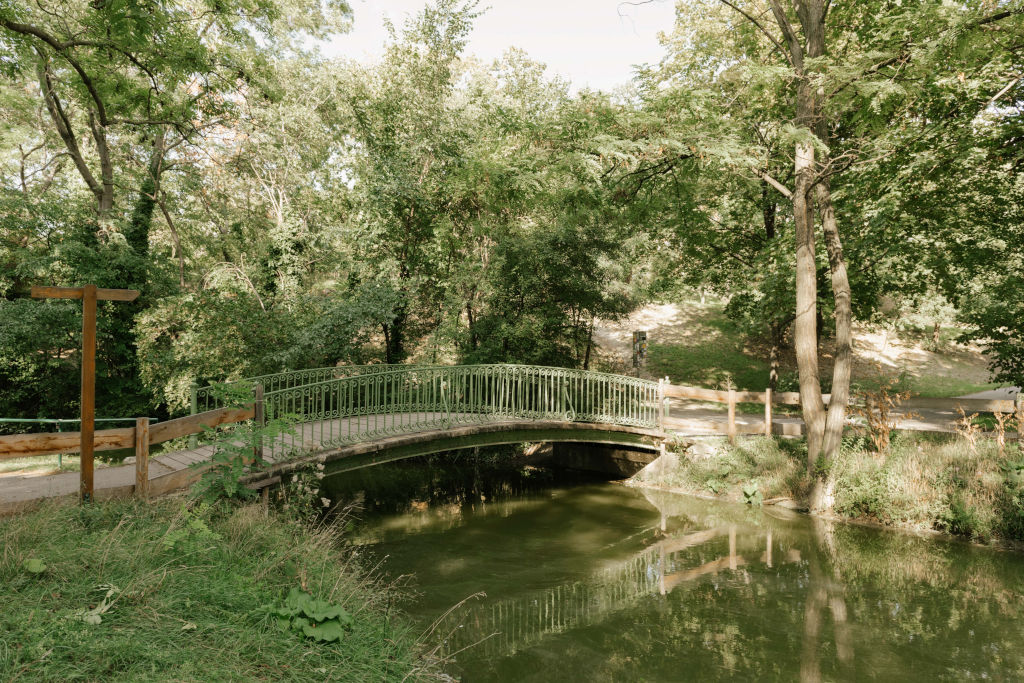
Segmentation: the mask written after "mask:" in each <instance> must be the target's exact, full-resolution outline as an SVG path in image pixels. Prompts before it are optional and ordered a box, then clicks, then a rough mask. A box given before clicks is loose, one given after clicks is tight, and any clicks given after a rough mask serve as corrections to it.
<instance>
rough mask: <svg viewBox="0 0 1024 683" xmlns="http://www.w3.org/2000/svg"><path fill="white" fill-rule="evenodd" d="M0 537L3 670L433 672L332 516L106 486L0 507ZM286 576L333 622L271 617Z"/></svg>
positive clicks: (263, 675) (226, 675) (46, 675)
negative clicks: (108, 494)
mask: <svg viewBox="0 0 1024 683" xmlns="http://www.w3.org/2000/svg"><path fill="white" fill-rule="evenodd" d="M0 547H2V548H3V550H2V553H0V600H2V602H3V604H4V609H3V610H0V680H14V679H17V680H104V679H117V680H151V681H165V680H175V681H180V680H316V681H324V680H344V681H362V680H366V681H383V680H405V679H406V678H409V679H413V680H415V679H417V678H423V677H429V676H430V672H431V671H432V668H431V665H430V662H429V661H428V660H427V659H426V658H424V657H422V656H421V654H420V648H419V646H418V644H417V642H416V636H415V634H414V633H413V632H412V631H411V630H410V628H409V627H408V626H406V625H405V624H404V622H403V621H402V620H401V619H396V618H395V617H394V611H395V610H394V607H393V602H394V598H393V594H392V591H390V590H389V589H388V587H387V586H384V585H382V584H380V583H379V580H378V579H375V578H374V577H373V576H372V575H371V574H369V573H367V572H366V571H364V570H363V569H361V568H360V558H359V557H358V556H357V555H356V554H355V553H354V552H353V551H352V550H350V549H346V548H345V547H344V546H343V544H342V542H341V538H340V536H339V532H338V531H337V528H336V527H327V528H323V527H321V528H310V527H308V526H307V525H305V524H303V523H300V522H298V521H296V520H294V519H292V518H290V517H288V516H286V515H284V514H282V513H277V512H273V511H270V512H266V511H264V510H263V509H262V508H261V507H260V506H258V505H235V504H227V503H222V504H217V505H214V506H209V507H207V506H200V507H197V508H193V509H187V508H186V507H185V504H184V499H182V498H167V499H162V500H158V501H154V502H151V503H149V504H138V503H135V502H124V501H107V502H98V503H96V504H94V505H90V506H86V507H80V506H76V505H63V506H60V505H44V506H41V507H39V508H38V509H36V510H35V511H33V512H31V513H28V514H25V515H21V516H17V517H12V518H8V519H4V520H0ZM292 590H295V591H302V592H304V593H307V594H309V595H310V596H311V597H312V598H313V599H318V600H323V601H324V603H326V604H320V605H316V606H315V608H316V609H315V610H314V611H316V612H318V614H319V616H317V617H316V618H315V619H310V621H312V622H315V623H319V624H320V625H321V626H325V625H327V622H329V621H336V622H337V624H336V625H333V626H331V627H330V628H329V629H327V630H325V631H320V632H317V631H316V629H315V627H312V628H310V629H309V631H310V635H311V637H310V636H307V635H306V634H304V633H303V631H302V630H301V629H296V627H295V620H294V619H293V620H292V624H291V628H289V629H288V630H282V629H281V628H279V626H278V625H277V622H278V618H277V617H278V616H279V614H280V612H278V614H276V615H275V614H272V612H273V610H274V609H275V608H276V609H278V610H281V609H284V610H286V609H287V607H288V603H287V598H286V596H288V594H289V591H292ZM334 607H337V608H340V610H341V611H338V610H334V614H335V616H327V615H329V614H331V613H332V612H331V610H332V608H334ZM321 608H323V609H321ZM346 615H347V616H346ZM299 616H300V617H301V616H302V615H299ZM317 619H319V620H320V621H319V622H317ZM338 627H340V628H338ZM335 635H340V639H338V640H335V639H334V638H333V636H335ZM325 638H330V640H327V641H326V642H323V639H325Z"/></svg>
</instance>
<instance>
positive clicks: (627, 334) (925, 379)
mask: <svg viewBox="0 0 1024 683" xmlns="http://www.w3.org/2000/svg"><path fill="white" fill-rule="evenodd" d="M720 314H721V306H720V305H718V304H712V303H707V304H705V305H703V306H702V305H701V304H700V303H699V302H696V301H694V302H687V303H684V304H681V305H680V304H674V303H669V304H649V305H647V306H644V307H643V308H641V309H640V310H638V311H636V312H635V313H634V314H633V315H631V316H629V317H628V318H626V319H624V320H622V321H620V322H615V323H610V322H599V323H598V325H597V327H596V329H595V330H594V337H595V339H596V341H597V345H598V348H599V349H600V350H601V352H602V354H603V356H604V358H605V359H606V360H608V361H609V364H610V365H611V366H612V367H615V366H616V364H618V365H619V366H622V367H628V366H629V365H630V364H631V362H632V333H633V330H647V333H648V341H649V343H650V344H652V345H653V344H678V345H682V346H696V345H700V344H709V343H714V340H715V338H716V336H720V335H721V334H722V332H721V331H720V330H719V329H717V327H718V326H717V325H709V324H707V321H708V320H709V319H710V318H712V317H714V316H720ZM923 341H924V340H922V339H915V338H913V337H912V336H911V335H908V334H904V333H901V332H899V331H897V330H895V329H892V328H885V327H878V326H868V325H864V324H861V323H855V324H854V369H853V374H854V377H855V378H868V377H877V376H878V375H879V371H881V373H882V374H883V375H885V376H891V377H898V376H899V375H900V374H901V373H906V375H907V376H908V378H909V379H910V380H911V384H912V386H913V388H914V390H915V391H918V392H920V393H922V394H925V395H935V394H937V393H940V392H941V391H942V389H943V387H948V388H949V389H950V390H951V392H950V393H951V394H953V395H957V394H960V393H961V392H959V391H957V390H956V389H957V388H958V387H961V386H962V387H967V388H968V389H969V388H970V387H976V386H979V385H985V384H988V383H989V371H988V363H987V360H986V358H985V356H984V354H983V353H982V352H981V350H980V349H979V348H977V347H976V346H965V345H961V344H952V343H949V344H945V345H944V347H943V348H942V349H941V350H940V351H930V350H928V349H927V348H925V345H924V343H923ZM744 352H745V353H748V354H749V355H751V356H755V357H760V358H764V357H766V356H767V350H766V349H758V348H750V349H744ZM831 359H832V354H831V349H829V348H828V346H827V345H826V346H825V347H824V348H823V350H822V373H823V374H824V373H826V372H830V371H831ZM781 362H782V368H783V370H784V371H789V370H795V368H796V362H795V358H794V357H793V355H792V352H788V353H783V356H782V359H781ZM1007 391H1008V390H1007V389H995V390H994V393H993V394H992V395H991V396H990V395H989V392H988V391H985V392H974V393H978V396H977V397H978V398H1012V395H1009V396H1008V395H1007V394H1006V392H1007ZM974 393H971V395H970V396H971V397H975V396H974ZM946 395H950V394H949V393H947V394H946Z"/></svg>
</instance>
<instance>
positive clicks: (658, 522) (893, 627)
mask: <svg viewBox="0 0 1024 683" xmlns="http://www.w3.org/2000/svg"><path fill="white" fill-rule="evenodd" d="M500 459H501V458H500V457H491V458H484V459H482V460H481V459H479V458H477V459H474V458H469V457H459V456H457V455H448V456H439V457H436V458H434V459H432V460H431V461H430V462H424V461H420V462H418V463H417V462H408V463H397V464H393V465H389V466H381V467H377V468H371V469H367V470H362V471H360V472H358V473H348V474H345V475H341V476H338V477H334V478H331V479H329V480H328V482H329V488H330V495H331V496H332V497H333V498H335V499H337V500H355V501H357V502H358V503H359V505H360V506H361V508H362V512H361V513H360V518H361V519H360V522H359V523H358V525H357V528H356V529H355V530H354V532H353V533H354V535H355V542H356V543H358V544H360V545H361V546H363V549H364V552H365V553H366V554H368V555H370V557H371V559H372V560H373V561H374V562H380V563H381V567H382V569H383V570H384V571H385V572H386V573H387V574H389V575H390V576H391V577H401V576H408V577H409V579H408V585H409V587H410V589H409V594H410V596H411V597H408V598H407V599H406V600H405V602H404V604H403V605H402V609H403V610H404V611H405V612H406V613H407V614H408V615H409V617H410V618H411V619H412V620H413V621H414V623H415V624H416V625H417V627H418V628H421V629H422V630H423V631H424V632H425V633H427V634H428V635H427V636H426V638H425V640H426V641H427V642H428V643H429V644H430V645H431V646H434V647H436V648H437V652H438V653H439V654H442V655H444V656H446V657H447V661H448V664H447V669H448V671H449V673H451V674H452V675H453V676H455V677H457V678H459V679H461V680H464V681H553V680H558V681H599V680H619V681H637V680H651V681H677V680H691V679H713V680H722V679H735V680H751V679H758V680H798V679H800V680H811V681H813V680H854V679H866V678H871V679H883V680H901V681H912V680H920V681H934V680H957V681H961V680H977V679H986V680H1024V638H1022V637H1024V555H1021V554H1018V553H1013V552H1005V551H997V550H994V549H990V548H980V547H975V546H971V545H967V544H964V543H959V542H955V541H949V540H945V539H926V538H919V537H916V536H913V535H909V534H904V533H898V532H890V531H885V530H877V529H870V528H864V527H856V526H851V525H845V524H834V523H828V522H824V521H821V520H817V519H813V518H810V517H808V516H803V515H798V514H795V513H790V512H788V511H785V510H780V509H776V508H770V507H769V508H753V507H750V506H745V505H738V504H730V503H722V502H717V501H709V500H704V499H699V498H693V497H689V496H684V495H678V494H673V493H668V492H663V491H657V490H650V489H646V490H645V489H638V488H631V487H627V486H624V485H622V484H619V483H612V482H605V481H598V480H595V479H593V478H591V477H589V476H587V475H583V474H578V473H575V474H574V473H570V472H557V471H551V470H541V469H534V468H529V467H520V468H513V467H504V468H503V467H497V466H493V462H494V461H497V460H500ZM488 462H490V463H491V465H488Z"/></svg>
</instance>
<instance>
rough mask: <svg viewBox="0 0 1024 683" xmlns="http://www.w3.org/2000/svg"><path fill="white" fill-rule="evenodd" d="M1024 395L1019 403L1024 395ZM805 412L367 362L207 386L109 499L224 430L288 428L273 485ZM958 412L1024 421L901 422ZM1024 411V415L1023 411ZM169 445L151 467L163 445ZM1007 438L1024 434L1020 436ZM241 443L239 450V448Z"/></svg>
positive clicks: (165, 487) (972, 403)
mask: <svg viewBox="0 0 1024 683" xmlns="http://www.w3.org/2000/svg"><path fill="white" fill-rule="evenodd" d="M1018 398H1019V397H1018ZM671 399H681V400H684V401H698V402H702V403H701V405H705V406H706V405H707V402H720V403H725V404H727V406H728V409H727V411H726V412H725V413H722V412H716V411H713V410H712V411H709V410H707V409H705V408H699V409H698V410H696V411H692V410H691V411H687V412H684V413H680V414H677V415H676V416H669V414H668V406H669V401H670V400H671ZM750 403H761V404H763V406H764V415H763V416H761V415H737V406H738V405H739V404H750ZM776 404H783V405H785V404H789V405H797V404H799V396H798V395H797V394H795V393H774V394H773V393H772V392H771V391H765V392H751V391H733V390H729V391H715V390H711V389H702V388H697V387H684V386H676V385H672V384H669V383H668V382H665V381H652V380H647V379H641V378H637V377H628V376H624V375H615V374H608V373H600V372H592V371H588V370H573V369H567V368H552V367H540V366H528V365H506V364H501V365H454V366H438V365H380V364H378V365H362V366H343V367H330V368H316V369H311V370H299V371H291V372H280V373H274V374H268V375H261V376H258V377H250V378H246V379H242V380H237V381H232V382H219V383H215V384H211V385H209V386H205V387H194V388H193V389H192V392H191V404H190V407H191V411H190V412H191V414H190V415H188V416H186V417H182V418H178V419H175V420H170V421H168V422H164V423H159V424H155V425H150V424H149V422H148V418H139V419H138V421H137V422H136V426H135V427H128V428H121V429H107V430H100V431H97V432H95V434H94V448H95V450H96V451H103V450H114V449H132V448H133V449H134V451H135V454H136V455H135V462H134V463H133V464H132V465H128V466H118V467H108V468H102V469H98V470H97V471H96V495H97V496H98V497H113V496H130V495H137V496H140V497H147V496H149V495H159V494H162V493H166V492H169V491H173V490H176V489H180V488H183V487H185V486H187V485H189V484H190V483H192V482H193V481H195V480H196V479H197V478H198V477H199V476H200V475H201V473H202V471H203V468H204V467H206V466H207V463H209V462H210V461H211V459H212V457H213V454H214V453H215V452H216V451H217V449H218V448H223V447H224V446H225V445H229V444H237V439H238V438H239V437H238V436H237V435H234V436H233V435H232V434H231V432H230V429H231V428H230V427H229V428H228V430H229V431H227V433H219V432H217V431H216V430H218V429H219V428H220V427H221V426H222V425H231V424H235V423H239V422H246V423H248V424H251V425H256V426H258V427H267V426H268V425H270V426H273V425H279V426H280V427H281V429H280V430H279V431H276V432H275V433H274V434H273V436H271V437H268V438H267V439H266V442H261V443H259V444H256V446H255V447H254V448H253V451H252V453H253V457H254V458H259V459H262V460H263V461H264V462H266V463H267V465H268V466H267V468H266V469H264V470H262V471H261V472H260V473H254V474H253V475H252V476H253V477H254V478H255V477H262V479H263V480H264V483H266V481H269V480H271V479H273V477H275V476H279V475H281V474H285V473H287V472H288V471H290V470H292V469H295V468H298V467H302V466H304V465H306V464H308V463H309V462H311V461H314V460H315V461H317V462H324V463H330V471H331V472H341V471H345V470H351V469H357V468H361V467H367V466H372V465H376V464H380V463H384V462H391V461H394V460H399V459H403V458H410V457H415V456H420V455H427V454H430V453H437V452H441V451H449V450H458V449H462V448H470V447H478V446H491V445H498V444H508V443H524V442H549V443H567V444H572V443H589V444H601V445H608V446H618V447H624V448H628V449H631V450H641V451H647V452H657V451H659V449H660V448H661V445H662V444H663V443H664V442H665V440H666V438H668V437H670V436H673V435H698V434H727V435H728V436H729V437H730V439H735V438H736V435H737V434H792V435H797V434H800V433H801V431H802V427H803V424H802V421H801V420H800V418H798V417H787V416H778V415H774V414H773V406H774V405H776ZM954 407H959V408H961V409H965V410H967V411H968V412H970V411H987V412H992V411H999V412H1003V413H1012V412H1014V411H1024V404H1021V403H1020V402H1019V400H1018V402H1017V403H1015V402H1014V401H1010V400H979V399H970V398H962V399H961V398H958V399H916V400H912V401H907V402H905V403H904V404H903V405H902V406H901V408H903V409H911V410H919V411H920V412H922V413H929V414H930V415H931V416H930V417H929V419H920V418H919V419H917V420H916V421H917V422H918V424H913V422H914V421H913V420H910V419H901V421H900V424H899V428H901V429H934V430H942V431H951V430H953V429H954V428H955V426H954V425H952V423H951V419H952V417H953V413H952V411H953V409H954ZM1021 414H1024V413H1021ZM183 437H190V439H191V440H190V441H188V442H187V445H184V444H182V445H180V446H178V447H177V448H171V447H165V448H164V449H163V452H162V453H160V454H158V455H156V456H155V457H152V458H151V457H150V447H151V446H153V445H155V444H159V443H164V442H172V443H174V444H181V441H182V438H183ZM1007 438H1016V435H1011V434H1007ZM232 439H234V441H232ZM79 442H80V435H79V434H78V433H77V432H63V433H55V434H16V435H12V436H0V460H4V459H11V458H24V457H28V456H34V455H45V454H52V453H75V452H77V451H78V448H79ZM78 479H79V475H78V474H77V473H74V472H68V473H62V474H54V475H48V476H4V477H0V514H3V513H5V512H10V511H13V510H17V509H20V508H21V507H24V506H25V505H27V504H31V503H32V502H34V501H38V500H42V499H46V498H53V497H60V496H66V495H74V494H75V493H76V492H77V491H78Z"/></svg>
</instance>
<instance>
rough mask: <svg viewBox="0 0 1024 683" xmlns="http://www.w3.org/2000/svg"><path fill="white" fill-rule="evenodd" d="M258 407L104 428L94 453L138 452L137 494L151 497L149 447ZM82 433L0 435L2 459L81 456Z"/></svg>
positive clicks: (246, 416) (95, 437)
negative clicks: (126, 449)
mask: <svg viewBox="0 0 1024 683" xmlns="http://www.w3.org/2000/svg"><path fill="white" fill-rule="evenodd" d="M256 410H257V404H253V405H249V406H247V407H244V408H218V409H216V410H208V411H206V412H205V413H198V414H196V415H188V416H186V417H180V418H178V419H176V420H168V421H167V422H161V423H159V424H155V425H153V426H150V424H149V418H148V417H140V418H136V420H135V426H134V427H122V428H119V429H101V430H98V431H96V432H94V433H93V443H94V444H95V445H94V450H97V451H112V450H117V449H122V448H134V449H135V494H136V496H138V497H140V498H146V497H147V496H148V495H149V447H150V446H152V445H153V444H157V443H163V442H164V441H170V440H171V439H177V438H179V437H182V436H189V435H191V434H199V433H200V432H202V431H203V429H205V428H212V427H216V426H218V425H223V424H230V423H233V422H243V421H245V420H248V419H251V418H253V417H255V416H256ZM80 448H81V433H80V432H58V433H48V434H13V435H10V436H0V460H10V459H13V458H28V457H33V456H37V455H52V454H54V453H78V452H79V450H80Z"/></svg>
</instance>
